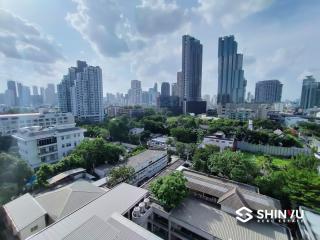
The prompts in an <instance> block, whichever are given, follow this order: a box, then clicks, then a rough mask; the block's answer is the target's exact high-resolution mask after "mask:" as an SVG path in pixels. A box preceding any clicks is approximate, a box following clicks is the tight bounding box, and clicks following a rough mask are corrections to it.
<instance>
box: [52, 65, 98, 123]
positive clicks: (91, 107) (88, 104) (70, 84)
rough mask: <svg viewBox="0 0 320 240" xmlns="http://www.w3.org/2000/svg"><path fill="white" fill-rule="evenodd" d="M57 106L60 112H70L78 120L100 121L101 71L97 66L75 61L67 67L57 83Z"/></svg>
mask: <svg viewBox="0 0 320 240" xmlns="http://www.w3.org/2000/svg"><path fill="white" fill-rule="evenodd" d="M58 100H59V107H60V110H61V111H62V112H72V113H73V114H74V116H75V117H76V118H77V119H78V120H84V121H91V122H100V121H102V120H103V118H104V114H103V87H102V71H101V68H100V67H99V66H97V67H93V66H88V65H87V63H86V62H84V61H77V67H71V68H69V72H68V74H67V75H65V76H63V79H62V81H61V83H60V84H59V85H58Z"/></svg>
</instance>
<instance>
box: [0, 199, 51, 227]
mask: <svg viewBox="0 0 320 240" xmlns="http://www.w3.org/2000/svg"><path fill="white" fill-rule="evenodd" d="M3 208H4V209H5V211H6V213H7V215H8V216H9V218H10V219H11V221H12V222H13V224H14V226H15V229H16V230H17V231H18V232H19V231H20V230H22V229H24V228H25V227H27V226H28V225H29V224H30V223H32V222H34V221H35V220H37V219H38V218H40V217H42V216H44V215H45V214H47V212H46V211H45V210H44V209H43V208H42V206H41V205H40V204H39V203H38V202H37V201H36V200H35V199H34V198H33V197H32V196H31V195H30V194H29V193H26V194H24V195H22V196H21V197H18V198H16V199H14V200H12V201H11V202H9V203H7V204H5V205H4V206H3Z"/></svg>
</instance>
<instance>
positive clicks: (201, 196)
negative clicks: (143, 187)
mask: <svg viewBox="0 0 320 240" xmlns="http://www.w3.org/2000/svg"><path fill="white" fill-rule="evenodd" d="M182 173H183V174H184V176H185V177H186V179H187V188H188V189H189V195H188V196H187V197H186V198H185V199H184V200H183V201H182V203H180V204H179V205H178V206H177V207H175V208H173V209H172V210H170V211H167V210H166V209H164V208H163V207H162V206H161V205H160V204H159V203H158V202H157V200H156V199H155V200H154V201H152V203H151V209H152V211H151V214H150V216H149V218H147V220H143V219H139V217H138V218H134V219H133V221H135V222H136V223H138V224H140V225H141V226H147V229H148V230H149V231H151V232H153V233H155V234H157V235H159V236H161V237H163V238H164V239H184V240H189V239H190V240H191V239H201V240H205V239H208V240H211V239H221V240H229V239H246V240H255V239H260V240H269V239H278V240H279V239H281V240H289V239H291V234H290V231H289V229H287V228H286V227H283V226H282V225H280V224H276V223H271V222H270V223H259V222H257V221H254V220H251V221H249V222H246V223H242V222H240V221H238V220H237V218H236V213H235V211H236V210H237V209H239V208H241V207H244V206H246V207H247V208H250V209H252V211H253V212H256V211H257V210H258V209H268V210H275V209H281V205H280V202H279V201H278V200H277V199H274V198H271V197H268V196H265V195H262V194H259V190H258V189H257V188H256V187H254V186H250V185H247V184H242V183H238V182H235V181H231V180H227V179H222V178H218V177H213V176H207V175H204V174H202V173H199V172H195V171H191V170H188V169H186V168H182ZM149 184H150V183H149ZM145 221H147V223H145Z"/></svg>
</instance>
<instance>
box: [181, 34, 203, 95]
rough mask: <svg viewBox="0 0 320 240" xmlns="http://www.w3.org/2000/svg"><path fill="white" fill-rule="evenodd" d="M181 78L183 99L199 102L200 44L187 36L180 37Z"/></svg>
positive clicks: (200, 74) (200, 76) (200, 75)
mask: <svg viewBox="0 0 320 240" xmlns="http://www.w3.org/2000/svg"><path fill="white" fill-rule="evenodd" d="M182 78H183V82H184V98H185V99H186V100H187V101H201V78H202V44H201V43H200V41H199V40H198V39H196V38H194V37H191V36H189V35H184V36H183V37H182Z"/></svg>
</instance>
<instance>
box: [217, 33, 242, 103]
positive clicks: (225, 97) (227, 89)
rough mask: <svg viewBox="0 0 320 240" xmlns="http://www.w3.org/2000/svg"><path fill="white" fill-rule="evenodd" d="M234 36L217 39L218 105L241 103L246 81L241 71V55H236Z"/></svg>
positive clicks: (236, 45)
mask: <svg viewBox="0 0 320 240" xmlns="http://www.w3.org/2000/svg"><path fill="white" fill-rule="evenodd" d="M237 47H238V43H237V42H236V41H235V40H234V36H225V37H220V38H219V45H218V99H217V101H218V103H219V104H225V103H243V102H244V97H245V89H246V80H245V78H244V71H243V69H242V61H243V55H242V54H239V53H237Z"/></svg>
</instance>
